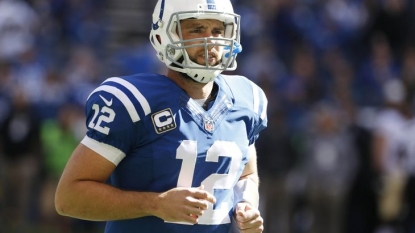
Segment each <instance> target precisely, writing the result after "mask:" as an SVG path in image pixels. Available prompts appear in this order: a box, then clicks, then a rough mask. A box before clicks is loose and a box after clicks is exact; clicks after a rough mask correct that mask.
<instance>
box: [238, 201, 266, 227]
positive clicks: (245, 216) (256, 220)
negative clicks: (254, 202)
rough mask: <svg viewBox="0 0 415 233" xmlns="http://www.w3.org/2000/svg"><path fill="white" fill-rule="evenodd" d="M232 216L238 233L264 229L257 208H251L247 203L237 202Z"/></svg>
mask: <svg viewBox="0 0 415 233" xmlns="http://www.w3.org/2000/svg"><path fill="white" fill-rule="evenodd" d="M234 218H235V221H236V225H237V226H238V228H239V232H240V233H257V232H262V231H263V230H264V220H263V219H262V217H261V215H260V213H259V210H257V209H253V208H252V206H251V204H249V203H246V202H240V203H238V204H237V205H236V210H235V213H234Z"/></svg>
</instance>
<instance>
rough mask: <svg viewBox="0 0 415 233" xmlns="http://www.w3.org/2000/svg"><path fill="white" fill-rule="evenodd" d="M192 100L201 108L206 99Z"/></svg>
mask: <svg viewBox="0 0 415 233" xmlns="http://www.w3.org/2000/svg"><path fill="white" fill-rule="evenodd" d="M193 100H194V101H196V103H198V104H199V105H200V106H201V107H203V105H204V104H205V102H206V100H207V98H206V99H193Z"/></svg>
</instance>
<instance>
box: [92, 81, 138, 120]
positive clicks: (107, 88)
mask: <svg viewBox="0 0 415 233" xmlns="http://www.w3.org/2000/svg"><path fill="white" fill-rule="evenodd" d="M98 91H105V92H108V93H111V94H113V95H114V96H115V97H116V98H118V99H119V100H120V101H121V103H122V104H123V105H124V106H125V108H126V109H127V111H128V114H129V115H130V117H131V120H132V121H133V122H137V121H139V120H140V116H138V113H137V109H135V107H134V104H133V103H132V102H131V100H130V99H129V98H128V96H127V95H126V94H125V93H124V92H122V91H121V90H120V89H118V88H116V87H113V86H108V85H101V86H99V87H98V88H96V89H95V90H94V91H93V92H92V93H91V94H90V95H89V96H88V99H89V97H91V95H92V94H93V93H95V92H98Z"/></svg>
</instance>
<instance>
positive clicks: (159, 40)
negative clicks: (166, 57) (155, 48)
mask: <svg viewBox="0 0 415 233" xmlns="http://www.w3.org/2000/svg"><path fill="white" fill-rule="evenodd" d="M156 38H157V41H158V42H159V43H160V44H161V37H160V35H156Z"/></svg>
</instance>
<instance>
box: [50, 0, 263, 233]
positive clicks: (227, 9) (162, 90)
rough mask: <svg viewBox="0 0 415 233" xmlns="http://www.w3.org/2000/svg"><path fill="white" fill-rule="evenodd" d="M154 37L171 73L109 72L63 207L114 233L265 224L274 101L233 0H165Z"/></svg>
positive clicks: (65, 184)
mask: <svg viewBox="0 0 415 233" xmlns="http://www.w3.org/2000/svg"><path fill="white" fill-rule="evenodd" d="M152 20H153V22H152V25H151V32H150V42H151V44H152V45H153V47H154V48H155V50H156V56H157V57H158V58H159V59H160V61H161V62H163V63H165V65H166V66H167V67H168V70H167V74H166V75H161V74H148V73H145V74H136V75H131V76H122V77H111V78H108V79H106V80H105V81H104V82H103V83H102V84H101V85H100V86H98V87H97V88H96V89H95V90H94V91H93V92H92V93H91V94H90V95H89V97H88V99H87V101H86V105H85V113H86V126H87V128H88V131H87V134H86V135H85V137H84V139H83V140H82V141H81V142H80V143H79V145H78V147H77V148H76V149H75V150H74V152H73V154H72V155H71V158H70V159H69V161H68V163H67V165H66V168H65V170H64V172H63V174H62V176H61V179H60V181H59V185H58V187H57V190H56V197H55V205H56V209H57V211H58V213H59V214H61V215H64V216H69V217H73V218H79V219H86V220H91V221H106V227H105V232H107V233H130V232H131V233H142V232H143V233H144V232H145V233H159V232H160V233H174V232H178V233H184V232H186V233H188V232H190V233H192V232H193V233H203V232H206V233H208V232H209V233H211V232H216V233H228V232H230V231H231V229H232V224H233V225H234V227H235V228H236V229H238V230H239V231H240V232H244V233H251V232H262V231H263V219H262V217H261V215H260V212H259V211H258V200H259V195H258V183H259V181H258V180H259V178H258V171H257V164H256V151H255V141H256V139H257V138H258V136H259V132H260V131H261V130H263V129H264V128H265V127H266V124H267V116H266V108H267V99H266V97H265V94H264V92H263V91H262V89H261V88H260V87H258V86H257V85H256V84H254V83H253V82H251V81H250V80H248V79H247V78H245V77H243V76H238V75H224V74H222V72H223V71H232V70H235V69H236V65H237V64H236V57H237V54H238V53H240V52H241V51H242V46H241V44H240V16H239V15H237V14H235V13H234V11H233V7H232V5H231V3H230V1H229V0H159V1H158V3H157V4H156V6H155V9H154V13H153V19H152Z"/></svg>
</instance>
